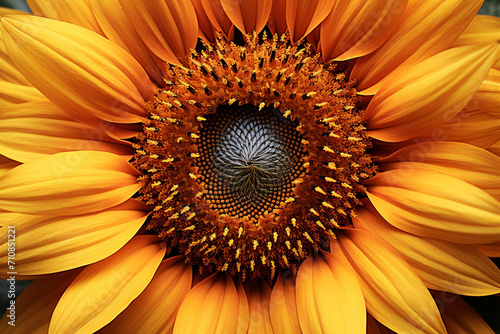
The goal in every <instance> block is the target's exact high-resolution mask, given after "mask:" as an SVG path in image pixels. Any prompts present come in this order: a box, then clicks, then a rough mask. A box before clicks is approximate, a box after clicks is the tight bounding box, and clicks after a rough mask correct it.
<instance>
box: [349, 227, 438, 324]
mask: <svg viewBox="0 0 500 334" xmlns="http://www.w3.org/2000/svg"><path fill="white" fill-rule="evenodd" d="M339 242H340V245H341V247H342V250H343V252H344V254H345V256H346V257H347V259H348V260H349V262H350V263H351V265H352V267H353V268H354V269H355V270H356V272H357V274H358V275H359V282H360V286H361V290H362V291H363V295H364V297H365V301H366V307H367V309H368V312H370V314H371V315H372V316H373V317H374V318H375V319H377V321H379V322H381V323H382V324H384V325H385V326H387V327H388V328H390V329H392V330H393V331H395V332H397V333H446V330H445V328H444V325H443V323H442V321H441V317H440V316H439V311H438V309H437V307H436V304H435V303H434V300H433V299H432V297H431V295H430V293H429V291H428V290H427V288H426V287H425V285H424V284H423V283H422V281H421V280H420V279H419V278H418V276H417V275H416V274H415V273H414V272H413V271H412V269H411V268H410V266H409V265H408V264H407V263H406V262H405V261H404V260H402V259H401V258H400V257H399V256H398V255H397V254H396V253H395V252H394V251H393V250H392V249H390V248H389V246H387V245H386V244H385V243H383V242H382V241H381V240H380V239H378V238H376V237H374V236H372V235H371V234H370V233H368V232H366V231H363V230H353V231H349V232H346V235H342V236H340V235H339Z"/></svg>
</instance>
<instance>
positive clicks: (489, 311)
mask: <svg viewBox="0 0 500 334" xmlns="http://www.w3.org/2000/svg"><path fill="white" fill-rule="evenodd" d="M76 1H78V0H76ZM464 1H467V0H464ZM0 7H9V8H16V9H20V10H25V11H29V8H28V6H27V5H26V2H25V1H24V0H0ZM479 14H485V15H494V16H500V0H485V2H484V4H483V6H482V8H481V10H480V11H479ZM493 261H494V262H495V264H496V265H497V266H499V267H500V258H497V259H493ZM29 283H30V282H29V281H16V290H17V291H16V295H18V294H19V293H20V292H21V291H22V290H23V289H25V288H26V286H28V284H29ZM7 290H8V283H7V281H5V280H0V310H2V311H0V314H3V313H4V312H3V310H5V309H6V308H7V306H8V303H9V299H8V298H7ZM464 299H465V301H466V302H468V303H469V304H470V305H471V306H472V307H474V308H475V309H476V311H477V312H479V314H481V316H482V317H483V318H484V319H485V320H486V322H488V324H489V325H490V326H491V328H492V329H493V330H494V331H495V333H499V334H500V296H488V297H464Z"/></svg>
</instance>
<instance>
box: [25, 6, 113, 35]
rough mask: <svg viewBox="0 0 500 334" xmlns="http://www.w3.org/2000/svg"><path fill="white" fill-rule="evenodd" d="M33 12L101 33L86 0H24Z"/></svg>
mask: <svg viewBox="0 0 500 334" xmlns="http://www.w3.org/2000/svg"><path fill="white" fill-rule="evenodd" d="M26 2H27V3H28V6H29V7H30V9H31V11H32V12H33V14H35V15H38V16H44V17H47V18H49V19H54V20H58V21H64V22H69V23H73V24H76V25H79V26H81V27H84V28H87V29H89V30H92V31H94V32H96V33H98V34H100V35H103V33H102V30H101V28H100V27H99V24H98V23H97V21H96V19H95V16H94V14H93V13H92V7H91V6H90V3H89V1H88V0H79V1H72V0H26Z"/></svg>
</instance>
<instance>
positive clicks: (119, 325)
mask: <svg viewBox="0 0 500 334" xmlns="http://www.w3.org/2000/svg"><path fill="white" fill-rule="evenodd" d="M191 276H192V270H191V265H189V264H186V263H184V257H183V256H176V257H173V258H169V259H167V260H165V261H163V262H162V263H161V265H160V267H158V270H157V271H156V274H155V276H154V277H153V279H152V280H151V283H149V285H148V286H147V288H146V289H145V290H144V291H143V292H142V293H141V294H140V295H139V297H137V298H136V299H135V300H134V301H133V302H132V303H131V304H130V305H129V307H127V308H126V309H125V311H123V312H122V313H120V315H119V316H118V317H116V318H115V320H113V321H112V322H111V323H110V324H109V325H107V326H106V327H104V328H103V329H101V330H100V331H99V333H110V334H113V333H171V332H172V330H173V328H174V322H175V317H176V315H177V311H178V310H179V307H180V305H181V303H182V301H183V300H184V298H185V297H186V295H187V294H188V292H189V290H191Z"/></svg>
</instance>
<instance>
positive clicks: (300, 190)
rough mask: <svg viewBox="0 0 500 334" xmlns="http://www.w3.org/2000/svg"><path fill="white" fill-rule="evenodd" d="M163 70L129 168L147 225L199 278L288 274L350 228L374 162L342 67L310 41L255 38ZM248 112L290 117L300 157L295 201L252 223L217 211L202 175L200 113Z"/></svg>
mask: <svg viewBox="0 0 500 334" xmlns="http://www.w3.org/2000/svg"><path fill="white" fill-rule="evenodd" d="M167 72H168V73H167V75H166V77H165V82H166V83H167V88H165V89H161V90H158V92H157V93H156V96H155V99H154V101H151V102H150V103H149V105H148V107H149V110H150V111H151V117H150V119H148V120H147V121H146V122H145V123H144V132H143V133H141V134H140V135H139V136H138V137H137V144H136V147H135V148H136V152H137V153H136V155H135V161H134V166H135V167H136V168H138V169H139V170H141V171H142V172H143V174H144V176H142V177H141V178H140V182H141V183H142V184H143V188H142V189H141V191H140V192H139V198H140V199H141V200H142V201H144V202H145V203H147V204H148V205H151V206H152V207H154V210H153V214H152V216H151V219H150V222H149V225H148V229H150V230H152V231H154V232H155V233H156V234H158V235H159V236H160V237H162V238H164V239H165V243H166V245H167V247H168V248H169V249H172V248H176V249H178V251H179V252H181V253H183V254H185V255H186V258H187V260H188V261H190V262H191V263H193V264H196V265H198V266H199V269H200V272H202V273H203V274H209V273H212V272H214V271H216V270H222V271H224V270H227V271H229V272H230V273H231V274H232V275H236V274H237V273H239V274H240V275H241V277H242V278H243V279H244V278H245V277H246V276H248V275H250V277H259V276H264V277H267V278H272V277H273V276H274V275H275V273H276V271H277V270H279V269H282V268H290V269H292V271H295V270H296V268H297V267H298V264H300V262H301V261H302V260H303V259H304V258H306V257H307V255H308V253H309V251H310V250H312V249H316V250H317V249H319V248H327V247H328V240H329V239H330V238H331V237H332V236H334V230H335V229H337V228H342V227H348V226H350V224H351V219H352V218H353V217H354V215H355V214H354V210H353V209H354V207H355V206H356V205H360V202H359V199H358V196H359V194H363V193H364V188H363V186H362V185H361V182H362V181H363V180H364V179H367V178H369V177H370V176H372V175H373V173H374V166H373V164H372V162H371V158H370V156H369V155H368V154H367V153H365V151H366V149H367V148H369V147H370V143H369V139H368V137H367V135H366V134H364V133H363V130H364V128H363V126H362V125H361V124H360V121H361V118H362V114H361V112H360V111H358V110H357V109H356V102H357V101H358V98H357V96H356V91H355V89H353V88H352V83H347V82H345V81H344V80H345V73H344V72H343V71H341V70H336V68H335V66H329V67H328V68H327V67H325V65H324V64H323V63H322V62H321V60H320V57H319V56H311V52H310V45H308V44H305V45H303V46H301V47H299V46H290V44H289V41H288V39H287V37H286V36H283V37H282V38H281V39H278V37H277V36H274V38H273V39H272V40H267V39H266V38H263V39H262V40H260V41H259V39H258V37H257V36H256V35H254V36H247V43H246V45H245V46H238V45H235V44H234V43H231V42H226V41H224V40H221V39H220V40H218V41H217V43H216V45H215V46H211V45H208V44H205V50H204V51H201V52H199V53H193V54H192V56H191V58H190V59H189V60H188V63H187V65H186V67H178V66H170V67H169V68H168V71H167ZM245 105H253V106H255V107H256V108H258V109H261V110H262V109H263V108H268V109H269V110H274V109H276V110H279V112H280V113H281V114H282V117H284V118H287V119H291V120H293V121H295V122H297V123H296V124H298V125H296V126H295V130H296V131H297V136H300V138H301V145H302V150H301V152H305V153H304V154H303V156H301V157H300V163H301V167H300V173H298V174H296V175H295V176H294V179H293V180H292V181H291V182H292V184H293V187H292V188H291V189H292V194H290V196H289V197H286V199H285V200H284V201H282V203H280V204H279V206H278V207H277V206H276V205H275V206H274V209H273V210H272V211H269V210H266V211H264V212H263V213H261V214H260V217H255V213H254V214H251V215H244V214H234V215H229V214H227V212H229V213H231V212H230V211H227V210H221V206H217V205H215V207H214V198H213V196H212V197H211V200H210V199H209V198H207V193H209V190H208V189H207V187H208V185H207V179H206V174H203V173H202V172H200V157H201V153H200V152H202V150H200V147H202V145H203V142H202V141H200V135H201V132H202V131H201V130H202V128H203V126H204V124H205V126H206V123H205V122H207V119H208V118H209V116H210V115H213V114H214V113H216V112H217V111H218V109H220V108H219V106H231V107H235V108H237V107H238V106H245ZM228 108H229V107H228Z"/></svg>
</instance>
